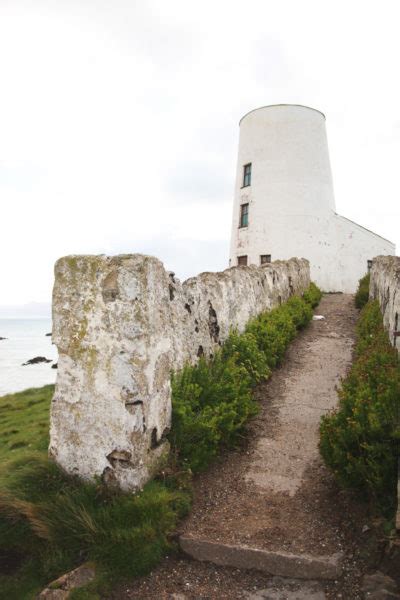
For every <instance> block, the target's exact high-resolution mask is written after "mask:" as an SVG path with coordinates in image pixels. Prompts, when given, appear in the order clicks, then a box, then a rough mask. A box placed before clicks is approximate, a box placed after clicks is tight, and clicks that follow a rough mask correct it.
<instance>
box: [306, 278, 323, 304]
mask: <svg viewBox="0 0 400 600" xmlns="http://www.w3.org/2000/svg"><path fill="white" fill-rule="evenodd" d="M303 298H304V300H305V301H306V302H307V303H308V304H310V305H311V306H312V308H315V307H316V306H318V304H319V303H320V301H321V298H322V292H321V290H320V289H319V287H317V286H316V285H315V283H313V282H311V283H310V287H309V288H308V290H306V291H305V292H304V294H303Z"/></svg>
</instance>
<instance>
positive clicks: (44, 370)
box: [0, 318, 57, 396]
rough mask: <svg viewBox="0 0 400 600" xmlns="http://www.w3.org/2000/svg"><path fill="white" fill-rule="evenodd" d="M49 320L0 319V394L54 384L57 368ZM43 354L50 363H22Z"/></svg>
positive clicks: (55, 349)
mask: <svg viewBox="0 0 400 600" xmlns="http://www.w3.org/2000/svg"><path fill="white" fill-rule="evenodd" d="M50 332H51V319H47V318H36V319H32V318H30V319H17V318H15V319H0V337H3V338H7V339H5V340H0V396H4V395H5V394H11V393H13V392H20V391H22V390H25V389H27V388H31V387H41V386H43V385H46V384H48V383H54V382H55V380H56V376H57V370H56V369H52V368H51V366H52V364H54V363H56V362H57V348H56V346H55V345H54V344H52V343H51V337H50V336H47V335H46V334H47V333H50ZM35 356H44V357H46V358H48V359H50V360H51V361H52V362H51V363H38V364H35V365H26V366H22V363H24V362H26V361H28V360H30V359H31V358H34V357H35Z"/></svg>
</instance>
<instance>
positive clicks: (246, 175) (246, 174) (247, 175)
mask: <svg viewBox="0 0 400 600" xmlns="http://www.w3.org/2000/svg"><path fill="white" fill-rule="evenodd" d="M248 185H251V163H248V164H247V165H244V167H243V186H242V187H247V186H248Z"/></svg>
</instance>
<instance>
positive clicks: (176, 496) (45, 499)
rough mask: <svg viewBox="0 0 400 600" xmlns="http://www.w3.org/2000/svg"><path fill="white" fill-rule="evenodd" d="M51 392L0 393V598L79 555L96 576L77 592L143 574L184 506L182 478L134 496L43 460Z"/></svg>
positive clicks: (20, 592)
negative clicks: (79, 477) (84, 479)
mask: <svg viewBox="0 0 400 600" xmlns="http://www.w3.org/2000/svg"><path fill="white" fill-rule="evenodd" d="M52 393H53V386H46V387H45V388H41V389H37V390H27V391H26V392H22V393H19V394H14V395H9V396H4V397H3V398H0V455H1V458H2V463H1V466H0V597H1V598H7V600H13V599H15V600H21V599H29V598H34V597H35V594H36V593H37V592H38V591H39V590H40V589H41V588H43V586H44V585H45V584H46V583H48V582H49V581H51V580H52V579H54V578H56V577H58V576H59V575H60V574H61V573H63V572H65V571H67V570H69V569H72V568H74V567H76V566H78V565H79V564H81V563H82V562H83V561H85V560H92V561H94V562H96V565H97V568H98V571H99V578H98V581H97V582H96V584H95V585H92V586H89V588H90V587H92V588H93V591H92V592H91V591H90V589H89V590H85V591H84V590H80V591H79V593H78V592H76V594H78V595H76V598H88V599H89V598H92V599H94V598H96V597H98V596H97V595H96V592H95V588H96V587H98V586H99V585H100V587H101V586H107V585H108V584H109V583H110V582H111V581H112V580H113V579H116V578H122V577H124V576H128V575H129V576H135V575H139V574H142V573H145V572H148V571H149V569H151V568H152V567H153V566H154V565H155V564H156V563H157V562H158V561H159V560H160V559H161V558H162V556H164V554H165V552H166V551H167V549H169V548H171V542H170V540H169V534H170V533H172V532H173V530H174V529H175V528H176V524H177V522H178V520H179V519H180V518H181V517H182V516H183V515H184V514H185V513H186V512H187V511H188V509H189V506H190V489H189V485H188V483H187V481H186V480H185V478H184V477H183V476H182V477H177V476H173V475H171V476H170V477H169V478H167V479H165V480H163V481H153V482H151V483H149V484H148V485H147V486H145V488H144V490H143V491H142V492H141V493H140V494H137V495H135V496H133V495H130V494H122V493H119V492H115V491H110V490H109V489H107V488H105V487H104V486H103V485H102V484H101V483H100V482H98V483H97V484H88V483H84V482H82V481H79V480H77V479H76V478H73V477H69V476H67V475H66V474H64V473H63V472H62V471H61V470H60V469H59V468H58V467H57V466H56V465H55V464H54V463H52V462H50V461H49V460H48V459H47V445H48V428H49V424H48V415H49V405H50V398H51V396H52ZM5 458H7V459H8V460H7V461H5V460H4V459H5ZM186 479H187V478H186Z"/></svg>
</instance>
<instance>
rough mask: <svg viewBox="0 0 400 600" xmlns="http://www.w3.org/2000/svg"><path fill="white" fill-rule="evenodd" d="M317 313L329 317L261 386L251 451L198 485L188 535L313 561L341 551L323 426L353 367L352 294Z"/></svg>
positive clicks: (330, 298)
mask: <svg viewBox="0 0 400 600" xmlns="http://www.w3.org/2000/svg"><path fill="white" fill-rule="evenodd" d="M317 312H318V313H319V314H321V315H323V316H324V317H325V319H324V320H321V321H313V322H312V323H311V324H310V325H309V327H307V329H306V330H305V331H304V332H302V333H301V334H300V335H299V337H298V338H297V339H296V340H295V341H294V342H293V344H292V345H291V347H290V349H289V352H288V355H287V357H286V359H285V362H284V365H283V366H282V368H280V369H278V370H277V371H276V372H275V373H274V375H273V377H272V378H271V379H270V381H268V382H266V383H265V384H263V385H261V386H259V388H258V390H257V394H258V396H259V399H260V402H261V405H262V410H261V413H260V415H259V416H258V418H257V419H256V420H255V421H254V422H253V423H252V426H251V431H250V443H249V446H248V448H247V451H246V452H235V453H232V455H230V456H227V458H226V460H224V461H223V463H222V464H220V465H217V466H216V467H215V468H213V469H211V470H210V471H209V472H207V473H206V474H204V475H203V476H202V477H201V478H200V479H199V480H198V481H197V482H196V495H195V503H194V507H193V511H192V513H191V516H190V518H189V519H188V521H187V523H186V526H185V534H187V535H189V536H195V537H196V538H203V539H206V540H210V541H218V542H224V543H227V544H246V545H247V546H251V547H252V548H258V549H264V550H275V551H284V552H291V553H296V554H304V553H305V554H308V555H312V556H322V555H328V556H329V555H334V554H337V553H338V552H340V541H339V539H338V536H337V530H336V522H335V520H334V519H333V520H332V518H331V510H330V509H331V506H330V503H331V490H332V478H331V477H330V476H329V474H328V472H327V471H326V469H325V467H324V466H323V464H322V461H321V459H320V457H319V452H318V441H319V423H320V419H321V415H323V414H324V413H326V412H327V411H329V410H331V409H332V408H333V407H335V406H336V404H337V392H336V386H337V385H338V384H339V382H340V379H341V377H343V376H344V375H345V374H346V371H347V369H348V367H349V366H350V363H351V352H352V346H353V335H354V324H355V320H356V311H355V309H354V307H353V298H352V297H351V296H348V295H342V294H335V295H333V294H332V295H327V296H325V297H324V298H323V299H322V301H321V303H320V305H319V307H318V310H317Z"/></svg>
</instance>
